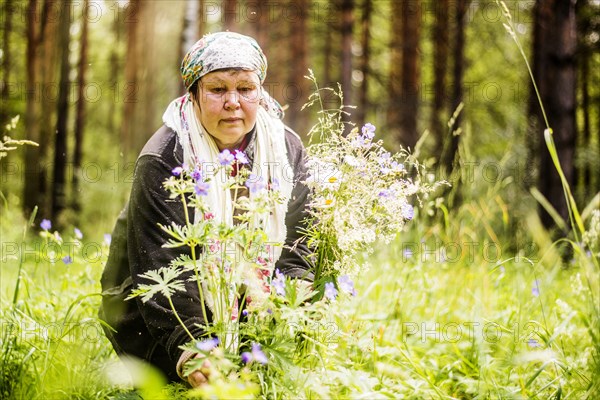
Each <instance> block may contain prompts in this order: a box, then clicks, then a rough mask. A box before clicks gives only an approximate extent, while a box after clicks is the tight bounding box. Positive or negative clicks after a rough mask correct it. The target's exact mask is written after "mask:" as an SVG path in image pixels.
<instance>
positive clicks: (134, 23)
mask: <svg viewBox="0 0 600 400" xmlns="http://www.w3.org/2000/svg"><path fill="white" fill-rule="evenodd" d="M143 4H144V3H143V2H141V1H140V0H130V1H129V4H128V5H127V9H126V17H125V26H126V27H127V52H126V56H125V82H124V85H123V87H122V88H118V90H119V92H121V91H122V92H123V93H120V96H119V97H120V98H122V99H123V122H122V123H121V146H122V148H121V153H122V154H123V155H124V156H125V159H126V160H129V159H133V157H135V155H134V154H132V153H133V148H134V140H135V139H134V137H133V135H134V132H133V130H134V129H133V128H134V126H135V125H134V124H135V119H134V118H135V113H136V107H135V106H136V103H137V99H138V97H139V95H138V90H139V82H138V61H139V59H140V58H139V57H140V53H141V51H140V49H139V46H138V36H139V33H138V31H139V26H140V19H141V17H142V9H143ZM129 16H132V17H131V18H130V17H129Z"/></svg>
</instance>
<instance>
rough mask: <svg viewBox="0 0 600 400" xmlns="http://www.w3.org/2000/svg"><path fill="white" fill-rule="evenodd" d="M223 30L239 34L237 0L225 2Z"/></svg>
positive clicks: (225, 0)
mask: <svg viewBox="0 0 600 400" xmlns="http://www.w3.org/2000/svg"><path fill="white" fill-rule="evenodd" d="M222 12H223V30H224V31H232V32H237V29H238V23H239V16H238V13H237V0H223V7H222Z"/></svg>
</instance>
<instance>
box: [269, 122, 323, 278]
mask: <svg viewBox="0 0 600 400" xmlns="http://www.w3.org/2000/svg"><path fill="white" fill-rule="evenodd" d="M286 145H287V149H288V157H289V161H290V163H291V164H292V168H293V170H294V187H293V189H292V195H291V198H290V201H289V203H288V212H287V214H286V217H285V224H286V228H287V238H286V241H285V244H284V246H283V250H282V252H281V256H280V257H279V260H277V263H276V264H275V268H277V269H279V271H281V273H283V274H284V275H287V276H289V277H292V278H301V279H305V280H307V281H312V280H313V277H314V275H313V270H314V267H313V261H312V258H313V256H312V255H313V254H314V252H313V249H310V248H309V247H308V245H307V243H306V240H305V238H304V234H303V233H304V232H305V231H306V227H307V226H306V224H307V217H308V216H309V213H308V210H309V208H308V207H309V206H308V204H309V197H310V192H309V189H308V187H307V186H306V185H305V184H304V182H305V181H306V177H307V168H306V151H305V149H304V146H303V145H302V141H301V140H300V138H299V137H298V135H296V134H295V133H293V132H290V131H288V132H286Z"/></svg>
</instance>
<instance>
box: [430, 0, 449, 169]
mask: <svg viewBox="0 0 600 400" xmlns="http://www.w3.org/2000/svg"><path fill="white" fill-rule="evenodd" d="M433 7H434V13H435V25H434V27H433V39H432V41H433V46H434V47H433V88H434V89H433V92H434V97H433V104H432V111H431V131H432V133H433V137H434V139H435V148H434V155H435V157H436V158H437V159H438V161H439V159H440V156H441V154H442V149H443V145H444V138H445V137H446V135H445V133H446V129H445V126H446V123H445V122H446V121H445V119H446V118H447V117H446V116H445V115H444V108H445V105H446V96H447V94H446V84H447V82H446V71H447V68H448V49H449V39H448V19H449V18H448V15H449V9H450V4H449V0H433Z"/></svg>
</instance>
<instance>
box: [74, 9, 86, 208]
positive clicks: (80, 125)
mask: <svg viewBox="0 0 600 400" xmlns="http://www.w3.org/2000/svg"><path fill="white" fill-rule="evenodd" d="M88 6H89V0H84V2H83V15H82V20H81V37H80V39H79V46H80V47H79V66H78V71H77V75H78V78H79V86H78V87H77V89H78V90H77V105H76V109H75V148H74V150H73V169H74V174H73V196H72V198H73V209H74V210H75V211H79V210H80V209H81V203H80V201H79V199H80V196H79V192H80V190H81V189H80V188H79V173H80V171H81V161H82V153H83V150H82V148H83V129H84V124H85V103H86V99H85V85H86V79H85V72H86V70H87V64H88V17H89V10H88Z"/></svg>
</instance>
